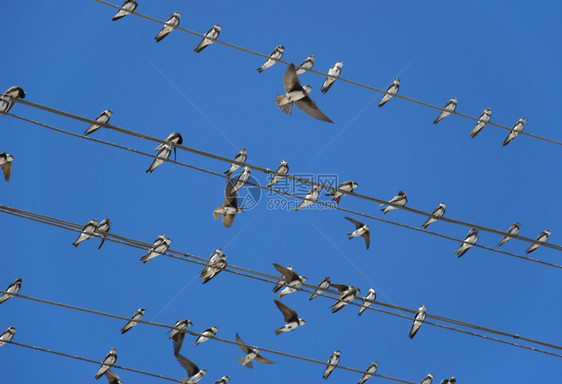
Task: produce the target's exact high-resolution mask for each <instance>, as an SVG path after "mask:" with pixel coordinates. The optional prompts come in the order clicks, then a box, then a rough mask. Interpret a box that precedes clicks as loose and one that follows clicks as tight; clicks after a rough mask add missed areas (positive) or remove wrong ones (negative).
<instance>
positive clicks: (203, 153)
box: [7, 0, 562, 251]
mask: <svg viewBox="0 0 562 384" xmlns="http://www.w3.org/2000/svg"><path fill="white" fill-rule="evenodd" d="M96 1H98V0H96ZM14 101H16V102H18V103H22V104H24V105H27V106H29V107H32V108H37V109H41V110H44V111H46V112H50V113H54V114H57V115H61V116H65V117H68V118H71V119H74V120H79V121H82V122H85V123H89V124H98V125H100V124H99V123H98V122H96V121H95V120H92V119H89V118H85V117H83V116H78V115H75V114H72V113H69V112H65V111H61V110H59V109H56V108H52V107H48V106H45V105H41V104H37V103H33V102H30V101H27V100H21V99H14ZM7 115H8V116H12V117H15V118H19V119H21V120H25V121H27V122H30V123H32V124H36V125H40V126H43V127H45V128H49V129H52V130H55V131H57V132H60V133H67V134H71V135H72V136H75V137H80V138H86V139H91V140H94V141H97V142H102V143H107V142H103V141H101V140H96V139H93V138H91V137H85V136H83V135H78V134H74V133H69V132H68V131H64V130H62V129H58V128H53V127H50V126H47V125H45V124H42V123H38V122H35V121H33V120H30V119H26V118H23V117H21V116H18V115H14V114H12V113H7ZM101 125H102V126H103V127H106V128H109V129H112V130H115V131H118V132H121V133H124V134H126V135H129V136H134V137H138V138H141V139H145V140H150V141H153V142H156V143H165V140H163V139H159V138H156V137H152V136H149V135H146V134H143V133H140V132H136V131H131V130H128V129H125V128H121V127H118V126H115V125H111V124H101ZM110 145H111V144H110ZM114 146H115V145H114ZM173 146H174V147H176V148H179V149H182V150H184V151H187V152H191V153H195V154H197V155H200V156H204V157H208V158H211V159H215V160H219V161H223V162H226V163H229V164H230V163H233V164H237V165H240V166H246V165H247V166H248V167H250V168H251V169H254V170H257V171H260V172H262V173H265V174H269V175H277V173H276V172H275V171H272V170H271V169H269V168H263V167H260V166H257V165H252V164H249V163H243V162H239V161H235V160H233V159H229V158H227V157H223V156H220V155H216V154H214V153H210V152H206V151H202V150H199V149H196V148H192V147H188V146H184V145H179V144H173ZM122 149H123V148H122ZM150 156H151V157H154V156H153V155H150ZM168 161H170V160H168ZM198 170H201V169H198ZM220 176H221V177H225V176H224V175H222V174H220ZM280 176H283V177H285V178H287V179H289V180H294V181H297V182H299V183H303V184H308V185H317V186H319V187H321V188H323V189H325V190H327V191H340V192H342V193H344V194H346V195H349V196H354V197H357V198H360V199H363V200H367V201H370V202H374V203H378V204H384V205H390V206H393V207H395V208H398V209H402V210H405V211H407V212H412V213H416V214H418V215H421V216H424V217H426V218H427V217H428V216H432V213H430V212H425V211H421V210H418V209H414V208H410V207H406V206H404V205H397V204H394V203H390V202H389V201H387V200H383V199H379V198H375V197H372V196H367V195H362V194H359V193H355V192H347V191H342V190H339V189H338V188H336V187H334V186H331V185H326V184H321V183H317V182H314V181H312V180H308V179H306V178H301V177H298V176H294V175H290V174H282V175H280ZM375 220H379V221H383V222H386V221H385V220H382V219H375ZM439 220H441V221H444V222H448V223H452V224H457V225H461V226H463V227H476V228H478V229H479V230H481V231H485V232H491V233H494V234H497V235H501V236H502V237H503V236H506V235H509V236H510V237H511V238H512V239H517V240H521V241H524V242H527V243H533V244H539V245H542V246H543V247H546V248H551V249H555V250H557V251H562V246H561V245H557V244H553V243H539V242H537V241H536V239H531V238H528V237H523V236H520V235H510V234H508V233H506V232H504V231H500V230H497V229H493V228H489V227H485V226H482V225H479V224H474V223H470V222H466V221H462V220H455V219H451V218H449V217H447V216H441V217H440V218H439ZM420 231H422V232H429V231H425V230H421V229H420Z"/></svg>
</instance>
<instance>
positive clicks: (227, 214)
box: [213, 179, 244, 228]
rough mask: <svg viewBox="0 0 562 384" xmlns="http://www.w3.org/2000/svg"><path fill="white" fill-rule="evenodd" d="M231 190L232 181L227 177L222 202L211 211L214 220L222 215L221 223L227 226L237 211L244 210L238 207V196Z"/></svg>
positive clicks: (232, 186) (232, 220)
mask: <svg viewBox="0 0 562 384" xmlns="http://www.w3.org/2000/svg"><path fill="white" fill-rule="evenodd" d="M233 190H234V183H233V182H232V179H228V180H227V181H226V187H225V189H224V203H223V205H219V206H218V207H217V208H215V210H214V211H213V217H214V218H215V220H218V218H219V217H221V216H222V223H223V224H224V226H225V227H227V228H229V227H230V226H231V225H232V223H233V222H234V219H235V218H236V214H237V213H242V212H244V210H243V209H242V208H238V197H237V196H236V192H234V193H232V191H233Z"/></svg>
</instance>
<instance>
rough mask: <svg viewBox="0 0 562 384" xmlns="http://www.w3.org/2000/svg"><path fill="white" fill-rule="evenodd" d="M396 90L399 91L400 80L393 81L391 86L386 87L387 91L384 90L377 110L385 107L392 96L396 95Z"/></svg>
mask: <svg viewBox="0 0 562 384" xmlns="http://www.w3.org/2000/svg"><path fill="white" fill-rule="evenodd" d="M398 89H400V79H394V81H393V82H392V84H390V85H389V86H388V89H387V90H386V92H387V93H385V94H384V96H383V97H382V100H381V102H380V103H379V108H380V107H382V106H383V105H385V104H386V103H387V101H388V100H390V99H392V96H394V95H396V94H397V93H398Z"/></svg>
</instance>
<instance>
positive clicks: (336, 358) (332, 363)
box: [322, 350, 341, 379]
mask: <svg viewBox="0 0 562 384" xmlns="http://www.w3.org/2000/svg"><path fill="white" fill-rule="evenodd" d="M340 356H341V352H340V351H337V350H336V351H334V352H333V353H332V355H331V356H330V360H328V365H326V369H325V370H324V374H322V378H323V379H327V378H328V376H330V374H331V373H332V371H333V370H334V369H336V366H337V365H338V363H339V362H340Z"/></svg>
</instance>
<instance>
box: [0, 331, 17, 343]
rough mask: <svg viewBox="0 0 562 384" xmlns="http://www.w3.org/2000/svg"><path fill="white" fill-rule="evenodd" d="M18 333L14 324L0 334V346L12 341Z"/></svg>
mask: <svg viewBox="0 0 562 384" xmlns="http://www.w3.org/2000/svg"><path fill="white" fill-rule="evenodd" d="M15 335H16V327H14V326H12V327H10V328H8V329H6V330H5V331H4V332H2V333H1V334H0V347H1V346H3V345H4V344H6V343H7V342H8V341H11V340H12V339H13V338H14V336H15Z"/></svg>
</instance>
